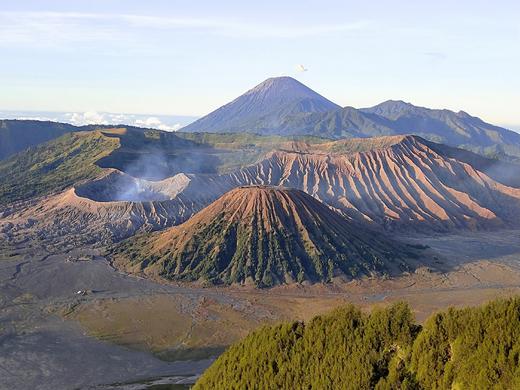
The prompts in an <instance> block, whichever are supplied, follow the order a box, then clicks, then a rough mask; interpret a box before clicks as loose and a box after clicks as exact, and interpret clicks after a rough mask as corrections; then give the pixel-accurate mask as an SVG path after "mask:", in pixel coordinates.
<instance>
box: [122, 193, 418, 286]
mask: <svg viewBox="0 0 520 390" xmlns="http://www.w3.org/2000/svg"><path fill="white" fill-rule="evenodd" d="M114 253H115V263H116V264H117V265H119V266H121V267H122V268H123V269H125V270H126V271H130V272H137V273H141V272H143V273H145V274H151V275H154V274H155V275H160V276H162V277H165V278H168V279H174V280H185V281H203V282H209V283H212V284H221V283H225V284H232V283H239V284H251V285H255V286H259V287H272V286H273V285H277V284H286V283H294V282H299V283H302V282H331V281H332V280H333V279H334V278H340V279H341V278H343V279H344V280H351V279H353V278H359V277H362V276H371V275H382V274H399V273H402V272H404V271H410V270H412V269H413V268H414V267H413V266H412V264H413V263H417V259H418V258H419V254H418V253H417V251H415V250H414V249H413V248H412V247H410V246H406V245H404V244H400V243H398V242H394V241H393V240H391V239H389V238H385V237H384V236H381V235H380V234H379V235H376V234H374V232H373V231H369V230H367V229H366V228H364V227H363V226H360V225H359V224H358V223H356V222H352V221H348V220H346V219H345V218H343V217H342V216H341V215H340V214H338V213H336V212H335V211H333V210H331V209H330V208H328V207H327V206H325V205H324V204H322V203H321V202H320V201H318V200H317V199H315V198H313V197H312V196H310V195H308V194H306V193H304V192H303V191H300V190H294V189H286V188H281V187H266V186H248V187H238V188H235V189H233V190H231V191H229V192H227V193H226V194H224V195H223V196H222V197H220V198H219V199H217V200H216V201H215V202H213V203H212V204H210V205H209V206H207V207H206V208H204V209H203V210H202V211H200V212H198V213H197V214H195V215H194V216H193V217H191V218H190V219H189V220H188V221H187V222H185V223H183V224H181V225H179V226H176V227H173V228H170V229H168V230H165V231H163V232H160V233H155V234H149V235H142V236H138V237H136V238H132V239H129V240H127V241H125V242H123V243H121V244H120V245H118V246H117V247H116V249H115V250H114ZM423 262H426V258H424V259H423Z"/></svg>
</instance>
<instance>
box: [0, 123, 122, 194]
mask: <svg viewBox="0 0 520 390" xmlns="http://www.w3.org/2000/svg"><path fill="white" fill-rule="evenodd" d="M118 146H119V143H118V141H117V139H115V138H108V137H105V136H104V135H103V134H102V133H100V132H97V131H92V132H77V133H68V134H65V135H63V136H61V137H60V138H58V139H56V140H53V141H50V142H48V143H45V144H42V145H39V146H37V147H33V148H29V149H27V150H26V151H24V152H21V153H18V154H16V155H14V156H13V157H11V158H9V159H7V160H4V161H0V204H7V203H10V202H14V201H19V200H26V199H29V198H32V197H36V196H42V195H47V194H49V193H52V192H57V191H61V190H63V189H65V188H67V187H70V186H72V185H73V184H75V183H77V182H78V181H81V180H86V179H93V178H95V177H96V176H97V175H99V174H100V173H101V168H99V167H98V166H96V165H95V164H94V163H95V162H96V161H97V160H99V159H100V158H102V157H104V156H106V155H107V154H109V153H110V152H112V151H113V150H114V149H116V148H117V147H118Z"/></svg>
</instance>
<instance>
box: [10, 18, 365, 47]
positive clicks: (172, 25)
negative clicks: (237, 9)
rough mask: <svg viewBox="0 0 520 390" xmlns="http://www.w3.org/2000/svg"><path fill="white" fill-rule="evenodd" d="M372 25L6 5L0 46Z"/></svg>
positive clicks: (283, 33) (297, 32) (334, 30)
mask: <svg viewBox="0 0 520 390" xmlns="http://www.w3.org/2000/svg"><path fill="white" fill-rule="evenodd" d="M369 26H370V24H369V23H368V22H366V21H357V22H351V23H342V24H314V25H312V24H311V25H308V24H306V25H303V24H294V25H287V24H269V23H248V22H242V21H236V20H231V19H230V20H226V19H207V18H206V19H205V18H190V17H166V16H164V17H163V16H145V15H132V14H98V13H77V12H11V11H3V12H1V11H0V46H9V45H29V46H44V47H53V46H59V45H60V44H64V43H65V44H67V43H74V42H76V43H81V42H83V43H88V42H105V43H107V42H124V43H131V42H133V43H134V44H135V43H136V42H137V40H138V39H139V36H140V35H142V34H140V33H142V30H144V29H147V30H149V29H161V30H178V29H192V30H201V31H204V32H205V33H211V34H215V35H224V36H230V37H237V38H244V37H246V38H266V37H272V38H305V37H311V36H322V35H332V34H342V33H348V32H355V31H359V30H365V29H366V28H367V27H369Z"/></svg>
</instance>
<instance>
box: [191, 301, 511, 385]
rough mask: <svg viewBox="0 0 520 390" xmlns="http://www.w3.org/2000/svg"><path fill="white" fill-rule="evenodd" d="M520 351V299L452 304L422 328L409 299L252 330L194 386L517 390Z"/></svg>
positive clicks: (346, 309)
mask: <svg viewBox="0 0 520 390" xmlns="http://www.w3.org/2000/svg"><path fill="white" fill-rule="evenodd" d="M519 356H520V298H512V299H508V300H497V301H494V302H492V303H490V304H487V305H485V306H481V307H476V308H467V309H458V310H456V309H449V310H448V311H445V312H441V313H438V314H436V315H433V316H432V317H431V318H430V319H429V320H428V321H427V322H426V324H425V325H424V327H423V328H422V329H421V327H419V326H417V325H415V324H414V323H413V319H412V315H411V312H410V310H409V308H408V307H407V306H406V305H404V304H395V305H393V306H391V307H390V308H386V309H382V310H376V311H373V312H372V314H370V315H364V314H362V313H361V312H360V311H359V309H356V308H355V307H353V306H348V307H346V308H342V309H338V310H336V311H334V312H333V313H331V314H329V315H324V316H318V317H315V318H314V319H313V320H311V321H310V322H308V323H305V324H304V323H301V322H293V323H285V324H280V325H278V326H274V327H273V326H271V327H264V328H262V329H260V330H258V331H256V332H254V333H252V334H250V335H249V336H248V337H246V338H245V339H244V340H243V341H241V342H239V343H237V344H235V345H233V346H232V347H230V348H229V349H228V350H227V351H226V352H225V353H224V354H223V355H222V356H220V357H219V358H218V359H217V361H215V363H214V364H213V365H212V366H211V367H210V368H209V369H208V370H207V371H206V372H205V373H204V374H203V376H202V377H201V378H200V379H199V381H198V382H197V384H196V386H195V389H213V388H226V389H241V388H265V389H271V388H272V389H295V388H298V389H299V388H313V389H314V388H316V389H318V388H320V389H321V388H345V389H347V388H356V389H358V388H359V389H379V390H382V389H512V388H519V386H520V365H519Z"/></svg>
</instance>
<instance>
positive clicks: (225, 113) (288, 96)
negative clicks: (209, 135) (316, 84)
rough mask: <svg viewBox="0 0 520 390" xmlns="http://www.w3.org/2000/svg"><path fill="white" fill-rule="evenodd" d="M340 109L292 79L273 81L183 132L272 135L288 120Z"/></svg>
mask: <svg viewBox="0 0 520 390" xmlns="http://www.w3.org/2000/svg"><path fill="white" fill-rule="evenodd" d="M339 108H340V106H338V105H337V104H335V103H333V102H331V101H330V100H328V99H326V98H325V97H323V96H322V95H320V94H319V93H317V92H315V91H313V90H312V89H310V88H309V87H307V86H305V85H304V84H302V83H301V82H299V81H298V80H296V79H294V78H292V77H288V76H282V77H271V78H268V79H267V80H264V81H263V82H261V83H260V84H258V85H257V86H255V87H253V88H251V89H250V90H248V91H247V92H245V93H244V94H242V95H240V96H239V97H237V98H236V99H235V100H233V101H232V102H230V103H228V104H226V105H224V106H222V107H220V108H219V109H217V110H215V111H213V112H211V113H210V114H208V115H206V116H205V117H203V118H200V119H199V120H197V121H195V122H194V123H192V124H190V125H188V126H186V127H185V128H183V131H206V132H237V131H256V132H259V133H263V132H271V131H274V130H276V129H277V128H278V126H280V124H281V123H283V121H284V120H285V118H287V117H290V116H293V115H300V114H304V113H313V112H320V113H321V112H327V111H330V110H335V109H339Z"/></svg>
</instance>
